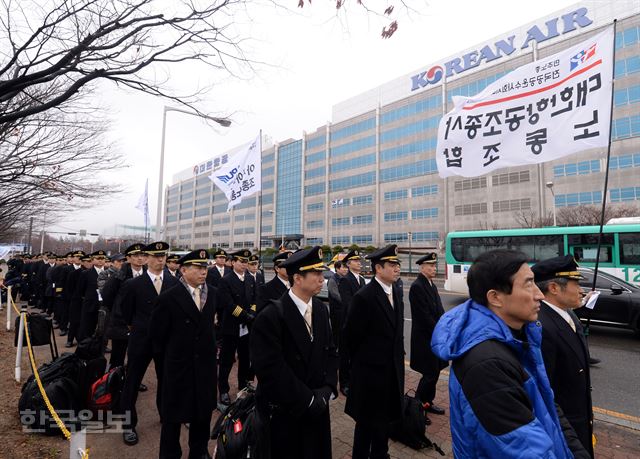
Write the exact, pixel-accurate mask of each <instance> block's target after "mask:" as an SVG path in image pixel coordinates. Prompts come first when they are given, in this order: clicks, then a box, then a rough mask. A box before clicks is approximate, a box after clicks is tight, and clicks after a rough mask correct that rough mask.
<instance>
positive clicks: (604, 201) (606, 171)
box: [584, 19, 618, 336]
mask: <svg viewBox="0 0 640 459" xmlns="http://www.w3.org/2000/svg"><path fill="white" fill-rule="evenodd" d="M617 23H618V20H617V19H614V20H613V58H612V59H611V65H612V67H613V70H612V75H613V78H612V79H611V101H610V108H609V144H608V145H607V160H606V162H605V168H604V190H603V192H602V210H601V212H600V231H598V248H597V250H596V265H595V266H594V268H593V285H592V286H591V291H595V290H596V281H597V280H598V267H599V266H600V249H601V248H602V233H603V228H604V214H605V211H606V207H607V190H608V187H609V162H610V160H611V137H612V135H613V88H614V85H615V63H616V25H617ZM590 326H591V314H590V313H589V314H587V325H586V326H585V329H584V334H585V336H589V327H590Z"/></svg>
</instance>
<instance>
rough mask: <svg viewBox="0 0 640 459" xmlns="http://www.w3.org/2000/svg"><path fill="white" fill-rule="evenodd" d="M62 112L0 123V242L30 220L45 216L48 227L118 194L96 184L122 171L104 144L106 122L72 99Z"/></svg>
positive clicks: (118, 158) (91, 108) (97, 112)
mask: <svg viewBox="0 0 640 459" xmlns="http://www.w3.org/2000/svg"><path fill="white" fill-rule="evenodd" d="M43 97H46V94H44V95H43ZM63 106H64V110H49V111H46V112H41V113H38V114H35V115H32V116H30V117H28V118H23V119H21V120H16V121H13V122H10V123H0V183H2V187H0V238H7V237H10V236H12V233H14V232H15V231H16V230H22V229H24V228H23V227H24V226H25V225H26V222H27V221H28V220H29V217H30V216H40V215H42V214H44V213H47V215H48V219H49V221H52V220H53V219H54V218H55V217H56V216H57V215H58V214H59V213H60V212H62V211H67V212H68V211H70V210H72V209H80V208H84V207H87V206H90V205H94V204H96V203H98V202H100V200H102V199H104V198H107V197H108V198H112V197H113V196H114V195H116V194H117V193H118V192H119V191H121V187H120V186H119V185H117V184H110V185H109V186H107V185H105V184H104V183H103V182H102V181H101V179H100V176H101V174H102V173H104V172H105V171H109V170H113V169H115V168H119V167H121V166H122V165H123V163H122V157H121V154H120V153H119V152H118V151H117V150H116V149H115V148H113V147H112V146H111V145H108V144H107V143H106V142H105V140H104V136H103V135H104V133H105V132H106V130H107V129H108V122H106V121H105V120H104V118H103V117H102V116H101V115H102V113H101V111H100V110H98V109H97V108H96V107H94V106H88V105H86V104H83V103H81V102H79V101H77V100H75V97H74V98H72V99H70V100H69V101H67V102H66V103H65V104H63ZM21 225H22V226H21Z"/></svg>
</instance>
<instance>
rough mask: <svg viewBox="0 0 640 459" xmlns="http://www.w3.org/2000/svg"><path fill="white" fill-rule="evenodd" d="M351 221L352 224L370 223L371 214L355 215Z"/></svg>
mask: <svg viewBox="0 0 640 459" xmlns="http://www.w3.org/2000/svg"><path fill="white" fill-rule="evenodd" d="M351 222H352V224H354V225H370V224H372V223H373V215H355V216H353V217H352V219H351Z"/></svg>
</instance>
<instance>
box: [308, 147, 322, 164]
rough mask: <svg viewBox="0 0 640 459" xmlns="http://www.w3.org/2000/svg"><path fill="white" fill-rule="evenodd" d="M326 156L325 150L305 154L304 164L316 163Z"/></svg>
mask: <svg viewBox="0 0 640 459" xmlns="http://www.w3.org/2000/svg"><path fill="white" fill-rule="evenodd" d="M326 157H327V152H326V151H325V150H322V151H319V152H317V153H313V154H311V155H307V156H306V158H305V160H304V162H305V164H312V163H317V162H318V161H324V160H325V158H326Z"/></svg>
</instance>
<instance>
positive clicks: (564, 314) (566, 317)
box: [544, 300, 576, 331]
mask: <svg viewBox="0 0 640 459" xmlns="http://www.w3.org/2000/svg"><path fill="white" fill-rule="evenodd" d="M544 302H545V303H547V304H548V305H549V307H550V308H551V309H553V310H554V311H555V312H557V313H558V314H560V317H562V318H563V319H564V320H565V321H566V322H567V323H568V324H569V327H571V329H572V330H573V331H575V327H576V324H575V322H574V321H573V319H572V318H571V316H570V315H569V313H568V312H567V311H565V310H564V309H562V308H559V307H558V306H556V305H554V304H551V303H549V302H548V301H547V300H544Z"/></svg>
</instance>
